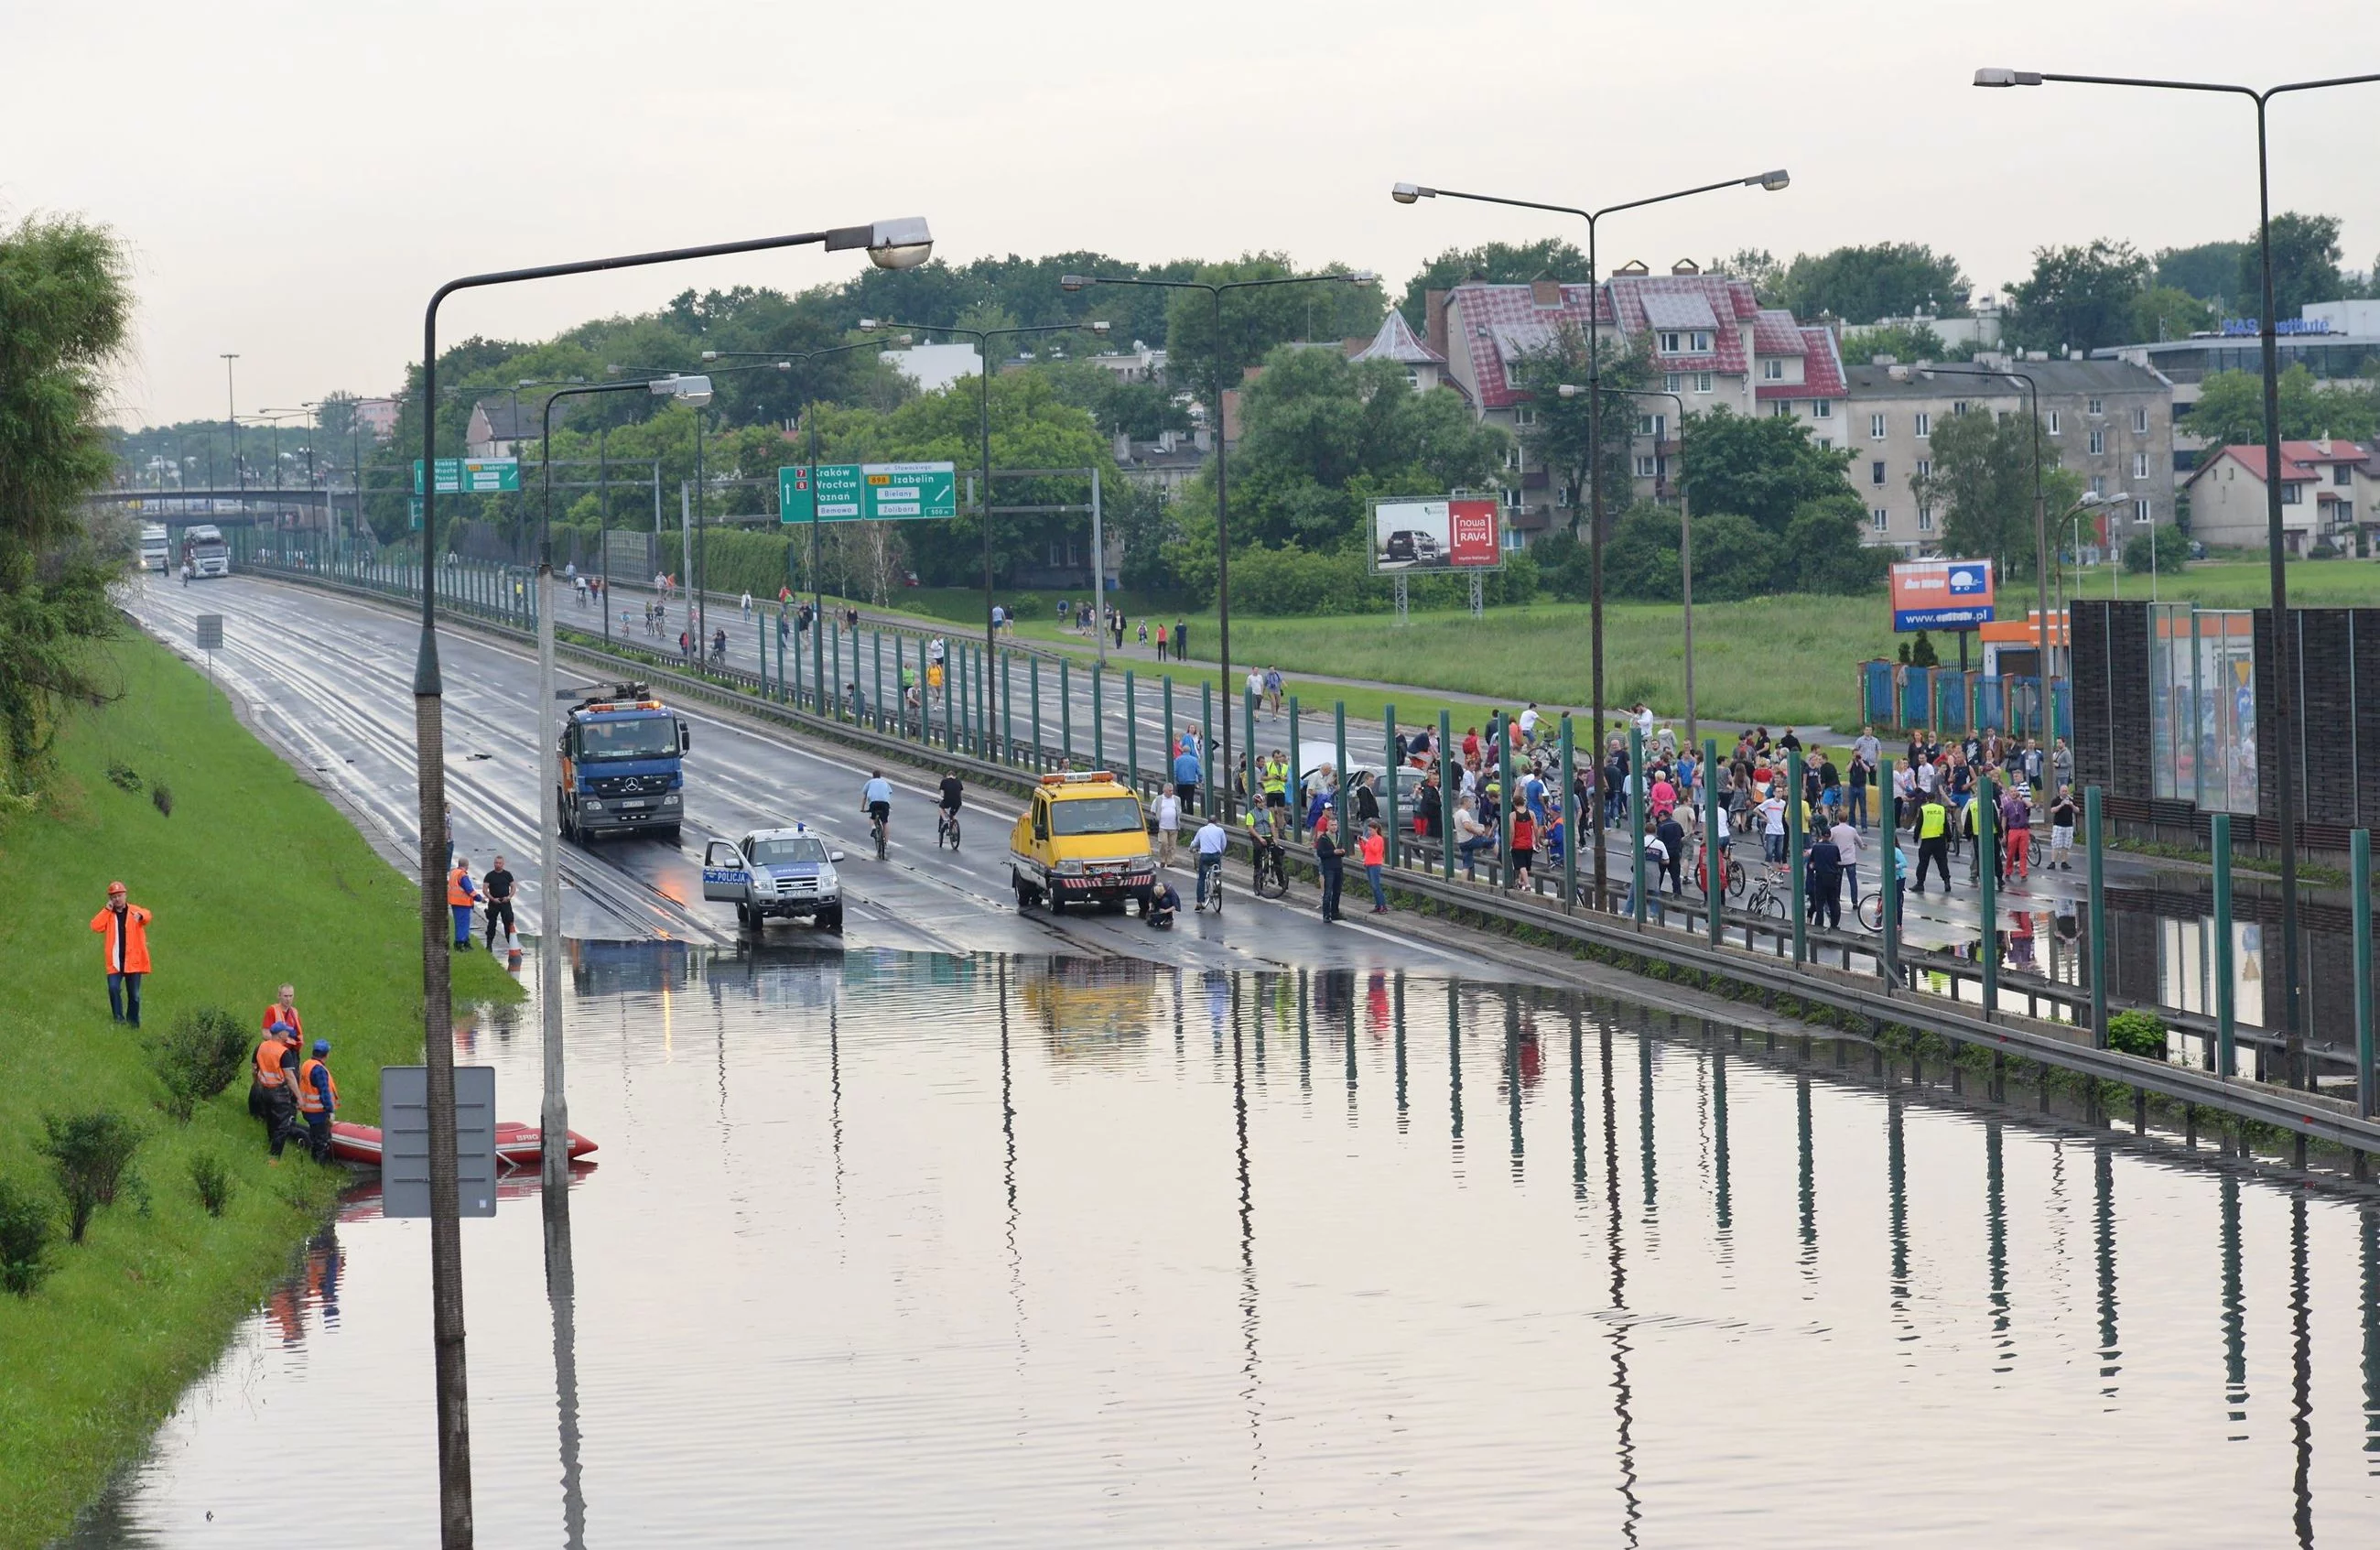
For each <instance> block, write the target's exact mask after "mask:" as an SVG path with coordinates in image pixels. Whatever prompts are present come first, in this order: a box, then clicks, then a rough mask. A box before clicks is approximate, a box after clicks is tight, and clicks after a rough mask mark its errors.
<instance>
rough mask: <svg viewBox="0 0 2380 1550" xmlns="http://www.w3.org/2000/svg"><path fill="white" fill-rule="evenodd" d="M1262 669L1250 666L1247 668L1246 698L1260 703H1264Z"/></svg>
mask: <svg viewBox="0 0 2380 1550" xmlns="http://www.w3.org/2000/svg"><path fill="white" fill-rule="evenodd" d="M1264 697H1265V685H1264V669H1263V668H1261V667H1251V668H1249V669H1248V698H1249V699H1251V700H1253V701H1255V702H1257V704H1259V705H1261V704H1263V703H1264Z"/></svg>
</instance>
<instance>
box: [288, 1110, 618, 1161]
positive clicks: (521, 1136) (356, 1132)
mask: <svg viewBox="0 0 2380 1550" xmlns="http://www.w3.org/2000/svg"><path fill="white" fill-rule="evenodd" d="M569 1135H570V1160H571V1161H572V1162H574V1163H575V1162H577V1160H578V1159H579V1158H581V1157H584V1156H586V1155H587V1153H589V1152H592V1151H594V1150H595V1143H594V1142H593V1141H589V1140H588V1139H587V1138H586V1137H585V1136H582V1135H580V1134H579V1133H578V1132H577V1131H576V1130H572V1131H571V1132H569ZM544 1144H545V1137H544V1135H543V1134H542V1132H540V1130H539V1129H538V1128H537V1127H536V1126H534V1125H523V1124H521V1123H520V1122H519V1121H517V1120H512V1119H499V1120H497V1121H496V1161H497V1163H499V1164H500V1165H502V1166H504V1167H507V1168H533V1167H535V1166H538V1161H539V1157H540V1153H541V1150H542V1148H543V1146H544ZM331 1155H332V1156H334V1157H336V1158H337V1159H338V1160H339V1161H341V1162H343V1163H355V1164H358V1165H360V1166H364V1167H368V1168H376V1167H378V1166H380V1129H379V1128H378V1127H377V1126H372V1125H350V1124H348V1123H346V1121H345V1120H333V1121H332V1122H331Z"/></svg>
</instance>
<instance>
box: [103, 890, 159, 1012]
mask: <svg viewBox="0 0 2380 1550" xmlns="http://www.w3.org/2000/svg"><path fill="white" fill-rule="evenodd" d="M151 919H152V917H151V915H150V913H149V911H147V910H146V909H141V908H140V906H139V905H137V904H134V903H133V902H132V901H131V899H130V897H128V896H127V894H126V893H125V891H124V885H123V884H121V883H110V884H109V885H107V907H106V908H105V909H102V910H101V911H100V912H99V913H98V914H96V915H93V916H92V917H91V930H92V931H94V932H97V933H98V934H99V935H100V936H101V938H102V939H103V942H104V944H105V946H104V947H103V953H104V956H105V958H106V961H107V1006H108V1010H109V1011H111V1012H112V1013H114V1014H115V1020H116V1021H118V1022H126V1023H130V1024H131V1025H132V1026H133V1027H135V1028H138V1027H140V982H141V981H142V980H143V979H145V978H147V977H148V974H149V921H150V920H151Z"/></svg>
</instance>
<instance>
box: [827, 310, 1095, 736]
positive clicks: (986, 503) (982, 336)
mask: <svg viewBox="0 0 2380 1550" xmlns="http://www.w3.org/2000/svg"><path fill="white" fill-rule="evenodd" d="M1074 278H1075V276H1074V275H1067V276H1065V278H1064V279H1062V280H1061V281H1059V284H1060V285H1062V286H1065V288H1066V289H1068V290H1070V291H1072V290H1078V289H1080V288H1081V287H1078V286H1071V285H1066V281H1067V280H1072V279H1074ZM859 326H860V327H861V328H862V329H863V330H867V331H870V332H872V331H874V330H876V329H880V328H906V329H909V330H911V331H913V332H915V333H919V334H923V333H926V332H929V330H933V329H934V325H933V324H931V323H894V322H892V321H890V320H888V319H884V318H861V319H860V320H859ZM1077 331H1080V332H1083V333H1088V334H1095V335H1098V336H1099V337H1100V338H1105V337H1107V333H1108V325H1107V324H1106V323H1098V322H1092V323H1037V324H1034V325H1032V326H1030V327H1025V328H948V327H945V328H942V329H941V330H939V332H941V333H943V334H963V335H965V336H966V337H968V338H970V339H973V340H974V341H975V353H976V357H977V363H978V370H977V372H976V374H975V377H976V385H975V414H976V431H977V435H978V437H979V438H980V441H981V444H982V458H983V472H982V479H983V494H982V495H981V496H980V497H979V498H978V499H977V503H976V508H975V509H976V517H977V520H979V521H980V522H981V523H982V524H983V661H984V672H983V682H984V686H985V692H986V693H990V686H991V685H993V684H995V683H997V682H998V681H999V679H998V677H996V674H997V672H998V667H997V663H998V659H999V654H1000V631H998V630H996V629H993V628H992V627H991V607H992V604H991V371H992V366H991V341H993V340H994V339H999V338H1009V337H1015V336H1021V335H1026V334H1072V333H1075V332H1077ZM813 477H815V476H813ZM810 506H811V509H812V510H816V509H817V506H818V501H817V497H816V494H815V493H813V494H812V497H811V501H810ZM1102 563H1103V560H1102V557H1101V556H1100V555H1092V556H1091V566H1092V569H1093V571H1094V579H1096V572H1097V570H1098V568H1099V566H1100V565H1101V564H1102ZM985 725H986V726H989V725H990V722H989V721H987V722H986V723H985Z"/></svg>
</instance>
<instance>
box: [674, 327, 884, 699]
mask: <svg viewBox="0 0 2380 1550" xmlns="http://www.w3.org/2000/svg"><path fill="white" fill-rule="evenodd" d="M908 342H909V336H908V335H906V334H880V335H877V336H874V337H871V338H867V339H856V340H854V341H853V342H852V343H850V344H847V345H830V346H828V347H826V348H823V349H814V350H801V351H798V352H795V353H794V354H790V355H786V356H784V357H783V358H782V359H783V360H785V361H786V362H787V363H788V364H790V363H791V362H794V361H796V360H798V361H803V362H805V363H807V362H808V361H812V360H825V359H826V358H827V357H828V356H831V355H848V354H850V353H851V352H852V351H853V350H862V349H876V348H881V347H882V346H885V345H888V344H892V345H905V344H907V343H908ZM761 353H762V352H760V351H758V350H735V349H730V350H716V349H707V350H704V351H703V352H702V359H703V360H706V361H710V360H721V359H722V358H729V357H741V356H747V355H759V354H761ZM816 388H817V382H816V379H815V378H813V377H811V376H810V375H809V374H808V373H807V372H805V373H804V375H803V380H802V384H801V396H800V397H799V398H798V399H796V400H795V418H796V419H798V420H800V421H803V422H804V429H806V430H807V432H808V433H809V465H808V466H809V492H810V650H811V653H812V661H813V662H814V663H815V664H816V666H817V673H816V676H815V681H816V682H817V684H818V685H819V693H820V698H819V709H820V711H821V712H823V711H824V709H825V707H826V699H825V685H826V634H825V630H826V568H825V566H824V564H823V563H822V559H821V556H820V552H819V551H820V542H819V508H818V507H819V503H818V416H817V415H816V414H814V413H812V412H811V411H812V409H813V408H814V407H815V400H816V398H817V392H816ZM784 520H785V513H784V510H783V506H782V505H781V506H780V507H779V509H778V512H777V522H778V525H779V526H781V527H782V526H783V524H784ZM785 573H786V579H787V580H791V579H792V576H793V558H792V555H790V553H789V554H788V555H787V556H786V561H785ZM794 668H795V673H796V674H798V673H799V672H800V669H801V642H800V641H795V642H794Z"/></svg>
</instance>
